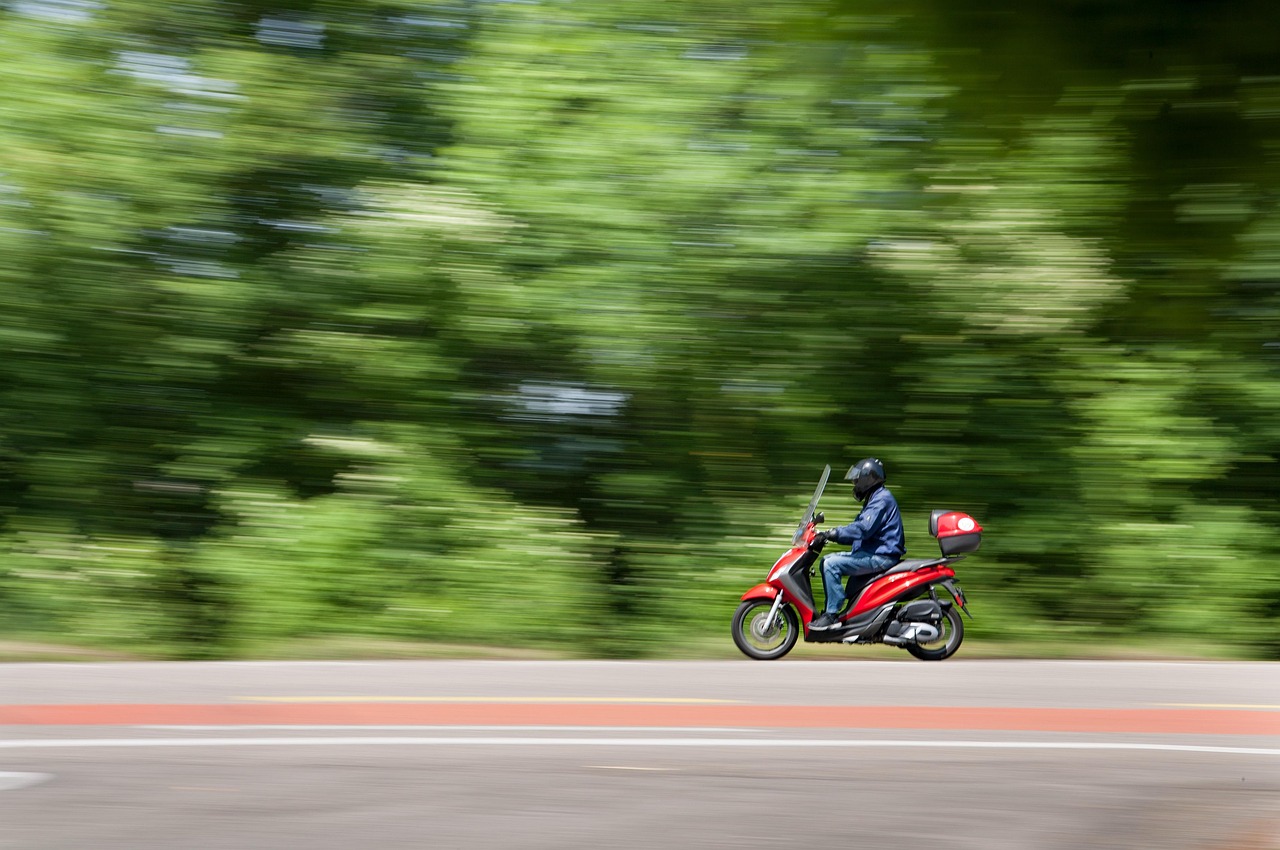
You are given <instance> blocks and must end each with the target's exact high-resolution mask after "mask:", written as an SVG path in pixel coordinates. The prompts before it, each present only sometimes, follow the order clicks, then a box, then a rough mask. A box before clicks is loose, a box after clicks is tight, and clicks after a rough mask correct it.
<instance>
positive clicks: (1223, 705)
mask: <svg viewBox="0 0 1280 850" xmlns="http://www.w3.org/2000/svg"><path fill="white" fill-rule="evenodd" d="M1155 705H1158V706H1162V707H1165V708H1169V707H1173V708H1259V709H1267V710H1275V709H1277V708H1280V705H1260V704H1258V703H1247V702H1157V703H1155Z"/></svg>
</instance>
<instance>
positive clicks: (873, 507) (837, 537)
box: [827, 499, 884, 547]
mask: <svg viewBox="0 0 1280 850" xmlns="http://www.w3.org/2000/svg"><path fill="white" fill-rule="evenodd" d="M883 513H884V504H883V503H882V502H880V501H878V500H875V499H873V500H871V501H870V502H868V503H867V506H866V507H865V508H863V509H862V513H860V514H858V518H857V519H855V520H854V521H853V522H851V523H849V524H848V525H842V526H840V527H838V528H833V529H831V530H830V531H828V532H827V539H828V540H834V541H835V542H836V543H839V544H841V545H843V546H854V547H856V546H857V545H858V544H859V543H861V542H862V541H863V539H864V538H866V537H867V536H868V535H870V534H871V532H873V531H875V529H876V527H877V526H879V525H880V518H881V515H882V514H883Z"/></svg>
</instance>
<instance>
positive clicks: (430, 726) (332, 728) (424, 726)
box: [131, 723, 763, 734]
mask: <svg viewBox="0 0 1280 850" xmlns="http://www.w3.org/2000/svg"><path fill="white" fill-rule="evenodd" d="M131 728H133V729H157V730H168V731H171V732H234V731H236V730H238V729H253V730H259V731H279V732H319V731H325V732H336V731H346V732H351V731H357V732H358V731H361V730H363V731H366V732H375V731H380V730H384V729H395V730H398V731H406V732H413V731H421V732H427V731H435V732H439V731H442V730H448V731H453V730H456V731H459V732H667V733H676V732H696V733H699V734H706V733H708V732H760V731H763V730H761V729H751V728H748V727H743V726H460V725H458V724H455V723H415V724H412V725H401V726H395V725H384V724H381V723H379V724H377V725H376V726H371V725H368V724H365V725H363V726H361V725H359V724H356V723H352V724H343V725H325V724H275V725H268V724H249V723H236V724H228V725H223V726H175V725H147V726H133V727H131Z"/></svg>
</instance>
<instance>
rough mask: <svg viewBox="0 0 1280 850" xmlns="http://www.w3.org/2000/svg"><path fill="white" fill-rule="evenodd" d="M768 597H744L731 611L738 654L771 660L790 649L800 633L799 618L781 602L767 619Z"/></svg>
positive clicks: (770, 601) (734, 640)
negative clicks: (739, 651)
mask: <svg viewBox="0 0 1280 850" xmlns="http://www.w3.org/2000/svg"><path fill="white" fill-rule="evenodd" d="M771 608H773V600H772V599H748V600H747V601H746V602H743V603H742V604H741V605H739V606H738V610H737V611H734V612H733V642H734V643H736V644H737V645H738V649H741V650H742V654H743V655H745V656H747V657H748V658H754V659H755V660H756V661H772V660H773V659H775V658H781V657H782V656H784V655H786V654H787V653H788V652H790V651H791V648H792V647H793V646H795V645H796V640H797V639H798V638H799V637H800V618H799V617H797V616H796V612H795V609H794V608H792V607H791V606H790V605H787V604H786V603H783V604H782V605H780V606H779V607H778V613H777V614H776V615H775V616H774V618H773V622H772V623H770V622H768V620H769V610H770V609H771Z"/></svg>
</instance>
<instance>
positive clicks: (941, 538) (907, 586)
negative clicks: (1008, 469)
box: [733, 466, 982, 661]
mask: <svg viewBox="0 0 1280 850" xmlns="http://www.w3.org/2000/svg"><path fill="white" fill-rule="evenodd" d="M830 475H831V467H830V466H828V467H826V468H825V469H824V470H823V472H822V477H821V478H820V479H819V481H818V487H817V489H815V490H814V493H813V498H812V499H811V500H810V502H809V506H808V508H807V509H806V510H805V512H804V516H803V517H801V519H800V524H799V526H798V527H797V528H796V531H795V534H794V535H793V536H792V539H791V548H790V549H789V550H788V551H787V552H786V553H785V554H784V555H783V556H782V557H781V558H779V559H778V560H777V561H776V562H775V563H774V565H773V568H772V569H771V570H769V575H768V578H767V579H766V580H765V581H764V582H762V583H761V584H758V585H756V586H755V587H753V588H751V589H750V590H748V591H747V592H746V593H744V594H743V595H742V604H740V605H739V606H738V610H737V611H735V612H734V615H733V642H734V643H735V644H737V646H738V649H740V650H742V652H743V654H745V655H746V656H747V657H749V658H754V659H756V660H758V661H769V660H773V659H776V658H781V657H782V656H784V655H786V654H787V653H788V652H790V651H791V650H792V648H793V647H795V645H796V642H797V641H798V640H799V638H800V636H801V635H803V636H804V639H805V641H806V642H808V643H842V644H857V645H861V644H874V643H883V644H888V645H890V646H896V647H899V648H901V649H905V650H906V651H907V652H909V653H911V654H912V655H914V656H915V657H916V658H919V659H922V660H924V661H941V660H943V659H944V658H950V657H951V656H952V655H954V654H955V651H956V650H957V649H959V648H960V642H961V641H963V640H964V620H963V619H962V618H961V617H960V614H959V613H958V611H957V609H959V611H964V613H965V614H966V615H968V616H969V617H970V618H972V617H973V615H972V614H971V613H970V612H969V605H968V602H967V600H966V599H965V595H964V591H963V590H962V589H961V588H960V585H959V584H957V583H956V581H955V578H956V573H955V570H953V569H952V568H951V565H952V564H954V563H955V562H956V561H959V560H960V559H962V558H964V557H965V555H967V554H969V553H972V552H976V551H977V550H978V546H979V545H980V544H981V542H982V526H980V525H978V522H977V520H975V519H974V518H973V517H971V516H969V515H968V514H966V513H963V512H962V511H949V510H936V511H933V512H932V513H931V514H930V515H929V535H930V536H931V537H934V538H936V539H937V541H938V546H939V548H940V549H941V550H942V557H940V558H920V559H914V558H913V559H907V560H902V561H899V562H898V563H897V564H895V565H894V566H892V567H889V568H888V569H886V570H883V571H882V572H879V573H872V574H871V575H867V576H851V577H850V578H849V581H848V585H847V589H846V592H845V593H846V596H847V599H848V601H847V607H846V608H845V610H844V611H842V612H841V613H840V615H839V619H838V622H837V623H836V625H835V626H834V627H833V628H831V629H828V630H825V631H813V630H811V629H810V628H809V626H810V624H811V623H812V622H813V620H814V618H815V616H816V615H817V614H818V613H819V612H818V611H816V610H815V609H816V607H817V606H816V605H815V603H814V597H813V591H812V589H811V587H810V584H809V578H810V576H813V575H817V574H818V573H817V566H815V565H820V563H821V562H820V561H819V560H818V559H819V555H820V554H821V552H822V547H823V546H824V545H825V543H826V538H825V537H823V536H822V535H821V534H820V533H819V532H818V528H817V526H818V525H819V524H821V523H822V522H823V521H824V520H825V517H824V516H823V515H822V514H821V513H815V511H816V510H817V507H818V501H819V500H820V499H821V498H822V491H823V489H824V488H825V487H826V485H827V478H828V477H829V476H830ZM939 587H942V588H944V589H945V590H946V591H947V594H949V595H950V597H951V598H949V599H948V598H946V596H945V595H944V596H941V597H940V596H939V594H938V592H937V588H939Z"/></svg>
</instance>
